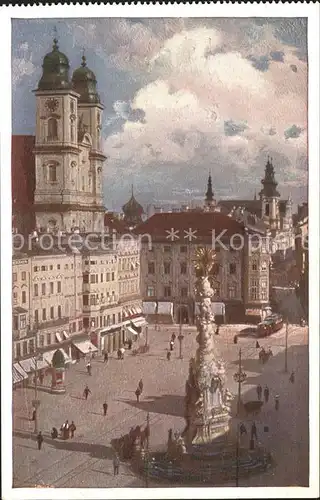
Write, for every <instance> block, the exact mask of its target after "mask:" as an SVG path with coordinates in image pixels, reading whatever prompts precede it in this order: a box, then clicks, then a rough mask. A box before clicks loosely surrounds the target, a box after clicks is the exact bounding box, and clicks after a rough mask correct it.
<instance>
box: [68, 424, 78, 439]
mask: <svg viewBox="0 0 320 500" xmlns="http://www.w3.org/2000/svg"><path fill="white" fill-rule="evenodd" d="M69 430H70V437H71V438H73V437H74V432H75V431H76V430H77V428H76V425H75V423H74V421H73V420H72V422H71V425H70V427H69Z"/></svg>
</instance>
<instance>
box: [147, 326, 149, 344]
mask: <svg viewBox="0 0 320 500" xmlns="http://www.w3.org/2000/svg"><path fill="white" fill-rule="evenodd" d="M148 334H149V332H148V326H146V345H148V341H149V337H148Z"/></svg>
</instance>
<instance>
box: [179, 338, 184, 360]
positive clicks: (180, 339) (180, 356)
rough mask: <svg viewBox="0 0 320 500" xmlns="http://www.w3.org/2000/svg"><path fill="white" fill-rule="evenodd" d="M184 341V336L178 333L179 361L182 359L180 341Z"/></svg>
mask: <svg viewBox="0 0 320 500" xmlns="http://www.w3.org/2000/svg"><path fill="white" fill-rule="evenodd" d="M183 339H184V335H182V333H179V336H178V340H179V359H183V356H182V341H183Z"/></svg>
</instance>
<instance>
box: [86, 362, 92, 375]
mask: <svg viewBox="0 0 320 500" xmlns="http://www.w3.org/2000/svg"><path fill="white" fill-rule="evenodd" d="M87 372H88V374H89V375H91V363H90V361H88V363H87Z"/></svg>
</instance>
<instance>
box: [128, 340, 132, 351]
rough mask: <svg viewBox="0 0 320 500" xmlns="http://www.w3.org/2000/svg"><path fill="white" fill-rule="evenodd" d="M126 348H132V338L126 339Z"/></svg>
mask: <svg viewBox="0 0 320 500" xmlns="http://www.w3.org/2000/svg"><path fill="white" fill-rule="evenodd" d="M128 349H129V351H131V349H132V340H131V339H129V340H128Z"/></svg>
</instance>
